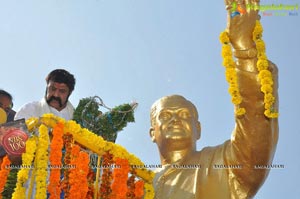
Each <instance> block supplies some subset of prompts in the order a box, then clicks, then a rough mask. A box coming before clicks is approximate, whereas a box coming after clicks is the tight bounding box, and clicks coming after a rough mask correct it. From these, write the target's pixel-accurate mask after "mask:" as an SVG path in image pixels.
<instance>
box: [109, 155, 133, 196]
mask: <svg viewBox="0 0 300 199" xmlns="http://www.w3.org/2000/svg"><path fill="white" fill-rule="evenodd" d="M115 164H116V166H117V167H118V168H116V169H114V172H113V177H114V179H115V180H114V181H113V183H112V185H111V189H112V192H113V194H114V195H113V198H115V199H125V198H126V193H127V191H128V190H127V179H128V173H129V171H130V167H129V163H128V160H127V159H122V158H116V160H115Z"/></svg>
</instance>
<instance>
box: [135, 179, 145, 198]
mask: <svg viewBox="0 0 300 199" xmlns="http://www.w3.org/2000/svg"><path fill="white" fill-rule="evenodd" d="M134 194H135V197H136V198H137V199H141V198H142V197H143V195H144V181H142V180H138V181H136V182H135V190H134Z"/></svg>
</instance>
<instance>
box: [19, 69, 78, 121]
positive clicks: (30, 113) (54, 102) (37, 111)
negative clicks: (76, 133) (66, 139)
mask: <svg viewBox="0 0 300 199" xmlns="http://www.w3.org/2000/svg"><path fill="white" fill-rule="evenodd" d="M46 82H47V87H46V93H45V97H44V98H43V99H42V100H41V101H39V102H37V101H35V102H31V103H28V104H26V105H24V106H23V107H22V108H21V109H20V110H19V111H18V112H17V113H16V116H15V119H21V118H25V119H28V118H30V117H40V116H42V115H43V114H44V113H53V114H54V115H57V116H59V117H62V118H64V119H66V120H70V119H72V118H73V112H74V107H73V105H72V104H71V103H70V102H69V97H70V95H71V94H72V92H73V90H74V87H75V78H74V75H72V74H71V73H69V72H68V71H66V70H64V69H56V70H53V71H52V72H50V73H49V75H48V76H47V77H46Z"/></svg>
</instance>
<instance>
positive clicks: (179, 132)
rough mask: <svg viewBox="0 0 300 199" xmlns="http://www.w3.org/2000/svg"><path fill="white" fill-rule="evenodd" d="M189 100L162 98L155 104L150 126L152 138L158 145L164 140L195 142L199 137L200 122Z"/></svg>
mask: <svg viewBox="0 0 300 199" xmlns="http://www.w3.org/2000/svg"><path fill="white" fill-rule="evenodd" d="M195 111H196V110H194V109H193V107H192V106H191V104H190V102H188V101H186V100H182V99H181V98H173V99H168V100H163V101H161V102H160V104H159V105H158V106H157V109H156V114H155V116H154V117H155V118H154V121H155V122H154V124H153V126H152V130H151V131H152V132H151V136H152V140H153V141H154V142H156V143H157V144H158V145H162V144H164V142H165V141H170V140H171V141H172V140H174V141H175V140H177V141H178V140H179V141H180V142H183V143H184V142H186V143H195V142H196V140H197V139H199V138H200V123H199V122H198V120H197V118H196V116H195Z"/></svg>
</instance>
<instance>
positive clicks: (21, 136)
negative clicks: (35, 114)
mask: <svg viewBox="0 0 300 199" xmlns="http://www.w3.org/2000/svg"><path fill="white" fill-rule="evenodd" d="M27 139H28V135H27V134H26V133H25V132H24V131H21V130H20V129H12V130H10V131H9V132H7V133H6V134H5V135H4V136H3V138H2V146H3V148H4V150H5V151H6V152H7V153H8V155H13V156H20V155H21V154H22V153H24V152H25V143H26V140H27Z"/></svg>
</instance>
